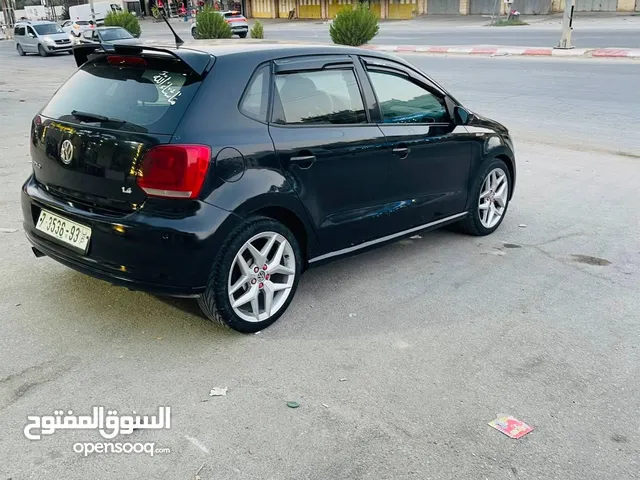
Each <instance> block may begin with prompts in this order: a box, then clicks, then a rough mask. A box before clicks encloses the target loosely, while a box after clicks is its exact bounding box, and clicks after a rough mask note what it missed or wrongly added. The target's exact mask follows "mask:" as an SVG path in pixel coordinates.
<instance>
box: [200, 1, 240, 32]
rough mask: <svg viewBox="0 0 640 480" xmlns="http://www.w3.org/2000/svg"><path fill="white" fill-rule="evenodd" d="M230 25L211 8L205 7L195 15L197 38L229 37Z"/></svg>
mask: <svg viewBox="0 0 640 480" xmlns="http://www.w3.org/2000/svg"><path fill="white" fill-rule="evenodd" d="M232 35H233V32H231V27H230V26H229V24H228V23H227V22H226V21H225V19H224V17H223V16H222V15H220V14H219V13H218V12H217V11H215V10H214V9H213V8H210V7H206V8H205V9H204V10H202V11H201V12H200V13H199V14H198V16H197V17H196V37H197V38H231V36H232Z"/></svg>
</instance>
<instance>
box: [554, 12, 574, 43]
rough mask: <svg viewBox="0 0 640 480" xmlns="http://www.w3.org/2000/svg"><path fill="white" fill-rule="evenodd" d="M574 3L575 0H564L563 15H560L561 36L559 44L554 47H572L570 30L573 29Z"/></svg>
mask: <svg viewBox="0 0 640 480" xmlns="http://www.w3.org/2000/svg"><path fill="white" fill-rule="evenodd" d="M575 4H576V0H565V3H564V16H563V17H562V37H561V38H560V44H559V45H558V46H557V47H556V48H563V49H566V48H573V45H571V30H572V29H573V9H574V8H575Z"/></svg>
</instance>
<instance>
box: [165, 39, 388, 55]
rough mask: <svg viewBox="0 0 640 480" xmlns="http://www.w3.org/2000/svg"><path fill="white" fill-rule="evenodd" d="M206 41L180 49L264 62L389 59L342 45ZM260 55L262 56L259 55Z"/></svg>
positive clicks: (187, 43)
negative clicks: (312, 57) (301, 58)
mask: <svg viewBox="0 0 640 480" xmlns="http://www.w3.org/2000/svg"><path fill="white" fill-rule="evenodd" d="M215 42H216V41H212V42H211V43H208V42H207V40H195V41H188V42H185V44H184V45H183V46H182V47H181V48H188V49H190V50H196V51H200V52H204V53H208V54H210V55H213V56H214V57H223V56H230V55H242V54H247V53H253V54H254V55H255V56H257V57H260V56H263V57H264V60H269V59H271V58H274V57H278V56H279V55H283V56H298V55H322V54H325V55H369V56H374V57H380V58H389V56H388V55H385V54H379V53H378V52H374V51H371V50H366V49H363V48H359V47H348V46H342V45H323V44H312V43H309V44H305V43H302V44H286V43H248V42H247V43H244V42H243V43H233V44H220V43H215ZM166 48H167V49H168V50H172V49H173V50H175V47H166ZM261 54H262V55H261Z"/></svg>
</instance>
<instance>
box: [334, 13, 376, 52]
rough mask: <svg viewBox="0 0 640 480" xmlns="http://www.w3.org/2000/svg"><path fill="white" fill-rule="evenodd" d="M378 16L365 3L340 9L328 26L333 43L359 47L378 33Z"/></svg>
mask: <svg viewBox="0 0 640 480" xmlns="http://www.w3.org/2000/svg"><path fill="white" fill-rule="evenodd" d="M378 30H379V27H378V17H376V15H375V14H374V13H373V12H372V11H371V10H369V8H368V7H367V6H365V5H362V4H360V5H358V6H357V7H356V8H354V9H353V10H351V9H346V8H345V9H344V10H340V12H338V14H337V15H336V18H335V19H334V20H333V23H332V24H331V27H329V35H331V40H333V43H337V44H339V45H352V46H354V47H359V46H360V45H364V44H365V43H367V42H370V41H371V39H373V37H375V36H376V35H377V34H378Z"/></svg>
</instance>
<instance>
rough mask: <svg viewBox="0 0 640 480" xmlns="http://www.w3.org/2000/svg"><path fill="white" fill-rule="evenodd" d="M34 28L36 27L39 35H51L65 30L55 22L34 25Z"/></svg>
mask: <svg viewBox="0 0 640 480" xmlns="http://www.w3.org/2000/svg"><path fill="white" fill-rule="evenodd" d="M33 28H35V30H36V32H38V34H39V35H51V34H52V33H64V30H62V29H61V28H60V27H59V26H58V25H56V24H55V23H44V24H42V25H34V26H33Z"/></svg>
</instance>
